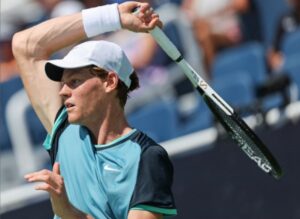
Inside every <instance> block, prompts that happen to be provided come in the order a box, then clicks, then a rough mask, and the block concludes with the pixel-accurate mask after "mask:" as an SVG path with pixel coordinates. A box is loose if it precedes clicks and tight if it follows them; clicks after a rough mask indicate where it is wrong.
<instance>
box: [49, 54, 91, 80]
mask: <svg viewBox="0 0 300 219" xmlns="http://www.w3.org/2000/svg"><path fill="white" fill-rule="evenodd" d="M89 65H92V63H87V62H84V61H83V60H80V61H75V60H72V61H67V60H64V59H56V60H51V61H48V62H46V65H45V72H46V75H47V76H48V78H50V79H51V80H53V81H61V78H62V75H63V72H64V70H65V69H75V68H82V67H86V66H89Z"/></svg>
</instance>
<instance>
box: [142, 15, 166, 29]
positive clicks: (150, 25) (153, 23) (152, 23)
mask: <svg viewBox="0 0 300 219" xmlns="http://www.w3.org/2000/svg"><path fill="white" fill-rule="evenodd" d="M155 26H159V27H162V23H161V21H160V20H159V18H154V19H152V20H151V21H150V23H148V24H144V26H143V29H145V30H146V31H149V30H152V29H153V28H154V27H155Z"/></svg>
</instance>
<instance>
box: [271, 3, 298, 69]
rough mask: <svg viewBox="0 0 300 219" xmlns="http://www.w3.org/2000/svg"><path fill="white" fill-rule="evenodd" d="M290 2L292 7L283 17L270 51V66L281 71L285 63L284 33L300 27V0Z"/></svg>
mask: <svg viewBox="0 0 300 219" xmlns="http://www.w3.org/2000/svg"><path fill="white" fill-rule="evenodd" d="M289 3H290V4H291V6H292V9H291V10H290V11H289V12H288V13H287V14H285V15H283V16H282V17H281V19H280V21H279V23H278V28H277V34H276V36H275V39H274V42H273V45H272V48H271V50H270V52H269V53H268V61H269V66H270V67H271V70H272V71H280V70H281V67H282V65H283V54H282V53H281V44H282V40H283V37H284V35H285V34H288V33H291V32H293V31H296V30H297V28H299V27H300V0H289ZM299 43H300V42H299Z"/></svg>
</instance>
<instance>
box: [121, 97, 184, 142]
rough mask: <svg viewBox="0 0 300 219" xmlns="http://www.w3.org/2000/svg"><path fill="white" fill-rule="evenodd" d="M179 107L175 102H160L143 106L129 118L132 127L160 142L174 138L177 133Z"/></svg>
mask: <svg viewBox="0 0 300 219" xmlns="http://www.w3.org/2000/svg"><path fill="white" fill-rule="evenodd" d="M177 118H178V115H177V107H176V103H175V102H174V101H164V100H159V101H156V102H153V103H150V104H148V105H146V106H143V107H142V108H141V109H138V110H137V111H134V112H132V113H130V114H129V115H128V116H127V119H128V122H129V124H130V125H131V126H132V127H135V128H138V129H140V130H141V131H143V132H145V133H147V134H148V135H149V136H150V137H152V138H153V139H154V140H156V141H158V142H160V141H165V140H168V139H171V138H174V137H175V136H176V133H177V126H178V124H177Z"/></svg>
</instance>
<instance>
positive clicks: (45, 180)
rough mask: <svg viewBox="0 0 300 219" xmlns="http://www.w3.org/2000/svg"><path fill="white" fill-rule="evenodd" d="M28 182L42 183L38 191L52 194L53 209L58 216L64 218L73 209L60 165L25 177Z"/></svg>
mask: <svg viewBox="0 0 300 219" xmlns="http://www.w3.org/2000/svg"><path fill="white" fill-rule="evenodd" d="M24 178H25V179H26V180H27V181H28V182H42V184H39V185H37V186H36V187H35V189H36V190H43V191H47V192H48V193H49V194H50V198H51V204H52V209H53V211H54V213H55V214H56V215H57V216H60V217H63V215H64V214H66V212H68V209H71V208H72V205H71V204H70V202H69V200H68V196H67V193H66V190H65V185H64V180H63V177H62V176H61V175H60V170H59V164H58V163H55V164H54V165H53V170H52V171H50V170H46V169H45V170H41V171H38V172H33V173H29V174H27V175H25V176H24Z"/></svg>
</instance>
